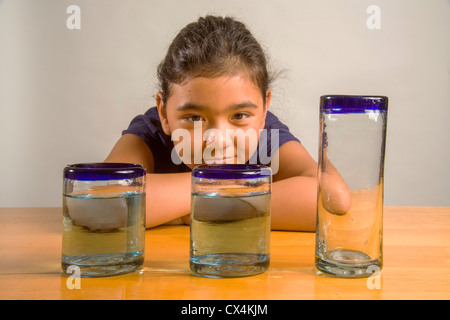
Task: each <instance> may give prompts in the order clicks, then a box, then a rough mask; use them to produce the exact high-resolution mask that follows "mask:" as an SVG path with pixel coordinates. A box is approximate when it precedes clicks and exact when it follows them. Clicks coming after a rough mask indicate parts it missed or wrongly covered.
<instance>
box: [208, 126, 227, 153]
mask: <svg viewBox="0 0 450 320" xmlns="http://www.w3.org/2000/svg"><path fill="white" fill-rule="evenodd" d="M233 140H234V139H233V130H232V129H230V128H227V127H226V126H214V127H213V128H209V129H207V130H206V131H205V132H204V135H203V141H204V142H205V151H208V152H210V154H211V156H213V157H214V158H222V157H223V156H227V157H229V156H231V155H232V154H234V150H233Z"/></svg>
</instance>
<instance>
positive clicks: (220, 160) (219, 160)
mask: <svg viewBox="0 0 450 320" xmlns="http://www.w3.org/2000/svg"><path fill="white" fill-rule="evenodd" d="M235 159H236V157H234V156H233V157H229V158H209V159H204V160H205V163H206V164H224V163H228V164H230V163H235Z"/></svg>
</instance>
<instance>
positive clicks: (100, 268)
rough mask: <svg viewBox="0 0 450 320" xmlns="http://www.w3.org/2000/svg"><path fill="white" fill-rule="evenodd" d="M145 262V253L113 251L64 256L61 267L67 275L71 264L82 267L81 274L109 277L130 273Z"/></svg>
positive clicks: (86, 276) (88, 276)
mask: <svg viewBox="0 0 450 320" xmlns="http://www.w3.org/2000/svg"><path fill="white" fill-rule="evenodd" d="M143 263H144V254H143V253H126V254H123V253H111V254H90V255H80V256H72V257H64V256H63V258H62V261H61V267H62V269H63V271H64V273H65V274H66V275H71V274H72V273H71V272H67V269H68V268H69V267H70V266H76V267H79V268H80V276H81V277H85V278H90V277H108V276H116V275H120V274H125V273H130V272H133V271H135V270H136V269H138V268H139V267H140V266H142V264H143Z"/></svg>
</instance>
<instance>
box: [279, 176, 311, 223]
mask: <svg viewBox="0 0 450 320" xmlns="http://www.w3.org/2000/svg"><path fill="white" fill-rule="evenodd" d="M316 207H317V179H316V178H315V177H305V176H296V177H291V178H288V179H284V180H280V181H276V182H274V183H273V184H272V206H271V215H272V230H293V231H314V230H315V228H316Z"/></svg>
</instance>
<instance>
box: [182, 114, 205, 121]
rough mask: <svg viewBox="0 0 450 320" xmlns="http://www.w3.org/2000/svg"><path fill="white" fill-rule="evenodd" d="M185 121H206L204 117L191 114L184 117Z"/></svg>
mask: <svg viewBox="0 0 450 320" xmlns="http://www.w3.org/2000/svg"><path fill="white" fill-rule="evenodd" d="M184 120H186V121H189V122H195V121H204V119H203V117H202V116H200V115H198V114H190V115H187V116H185V117H184Z"/></svg>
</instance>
